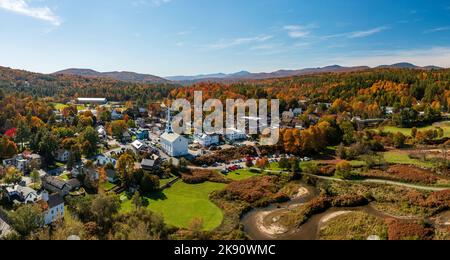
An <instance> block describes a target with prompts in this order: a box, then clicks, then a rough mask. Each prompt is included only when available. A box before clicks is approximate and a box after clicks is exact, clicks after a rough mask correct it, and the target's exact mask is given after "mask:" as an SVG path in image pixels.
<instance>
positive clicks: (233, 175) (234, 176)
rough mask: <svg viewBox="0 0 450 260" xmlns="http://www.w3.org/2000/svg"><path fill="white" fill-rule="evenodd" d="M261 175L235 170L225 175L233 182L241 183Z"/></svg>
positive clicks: (246, 170) (244, 170)
mask: <svg viewBox="0 0 450 260" xmlns="http://www.w3.org/2000/svg"><path fill="white" fill-rule="evenodd" d="M259 175H261V174H259V173H254V172H251V171H250V170H249V169H242V170H237V171H234V172H230V173H228V174H227V175H226V177H227V178H228V179H230V180H233V181H242V180H246V179H250V178H252V177H255V176H259Z"/></svg>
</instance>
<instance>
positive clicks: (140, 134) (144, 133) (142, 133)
mask: <svg viewBox="0 0 450 260" xmlns="http://www.w3.org/2000/svg"><path fill="white" fill-rule="evenodd" d="M149 136H150V133H149V130H148V129H139V130H138V131H137V132H136V138H137V139H139V140H148V138H149Z"/></svg>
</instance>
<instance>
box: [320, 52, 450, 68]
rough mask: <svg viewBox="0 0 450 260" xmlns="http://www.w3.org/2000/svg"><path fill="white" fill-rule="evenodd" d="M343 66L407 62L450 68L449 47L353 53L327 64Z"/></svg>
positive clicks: (335, 58) (331, 60)
mask: <svg viewBox="0 0 450 260" xmlns="http://www.w3.org/2000/svg"><path fill="white" fill-rule="evenodd" d="M330 62H331V63H336V64H340V65H344V66H365V65H367V66H371V67H376V66H379V65H386V64H395V63H399V62H409V63H413V64H416V65H418V66H428V65H435V66H440V67H445V68H449V67H450V47H433V48H429V49H404V50H396V51H390V50H386V51H368V52H358V53H353V54H350V55H348V56H340V57H334V58H331V59H328V60H327V63H330Z"/></svg>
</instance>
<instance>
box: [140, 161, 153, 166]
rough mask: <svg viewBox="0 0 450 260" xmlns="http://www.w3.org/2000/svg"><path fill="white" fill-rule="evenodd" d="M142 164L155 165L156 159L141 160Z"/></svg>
mask: <svg viewBox="0 0 450 260" xmlns="http://www.w3.org/2000/svg"><path fill="white" fill-rule="evenodd" d="M141 166H142V167H153V166H155V161H154V160H148V159H144V160H142V162H141Z"/></svg>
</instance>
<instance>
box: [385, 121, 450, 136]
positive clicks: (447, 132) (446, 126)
mask: <svg viewBox="0 0 450 260" xmlns="http://www.w3.org/2000/svg"><path fill="white" fill-rule="evenodd" d="M436 127H440V128H442V129H443V130H444V137H450V122H448V121H446V122H441V123H436V124H434V125H433V126H426V127H418V128H417V130H418V131H427V130H435V129H436ZM382 129H383V131H385V132H388V133H398V132H400V133H402V134H404V135H405V136H411V131H412V128H400V127H395V126H385V127H383V128H382Z"/></svg>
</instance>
